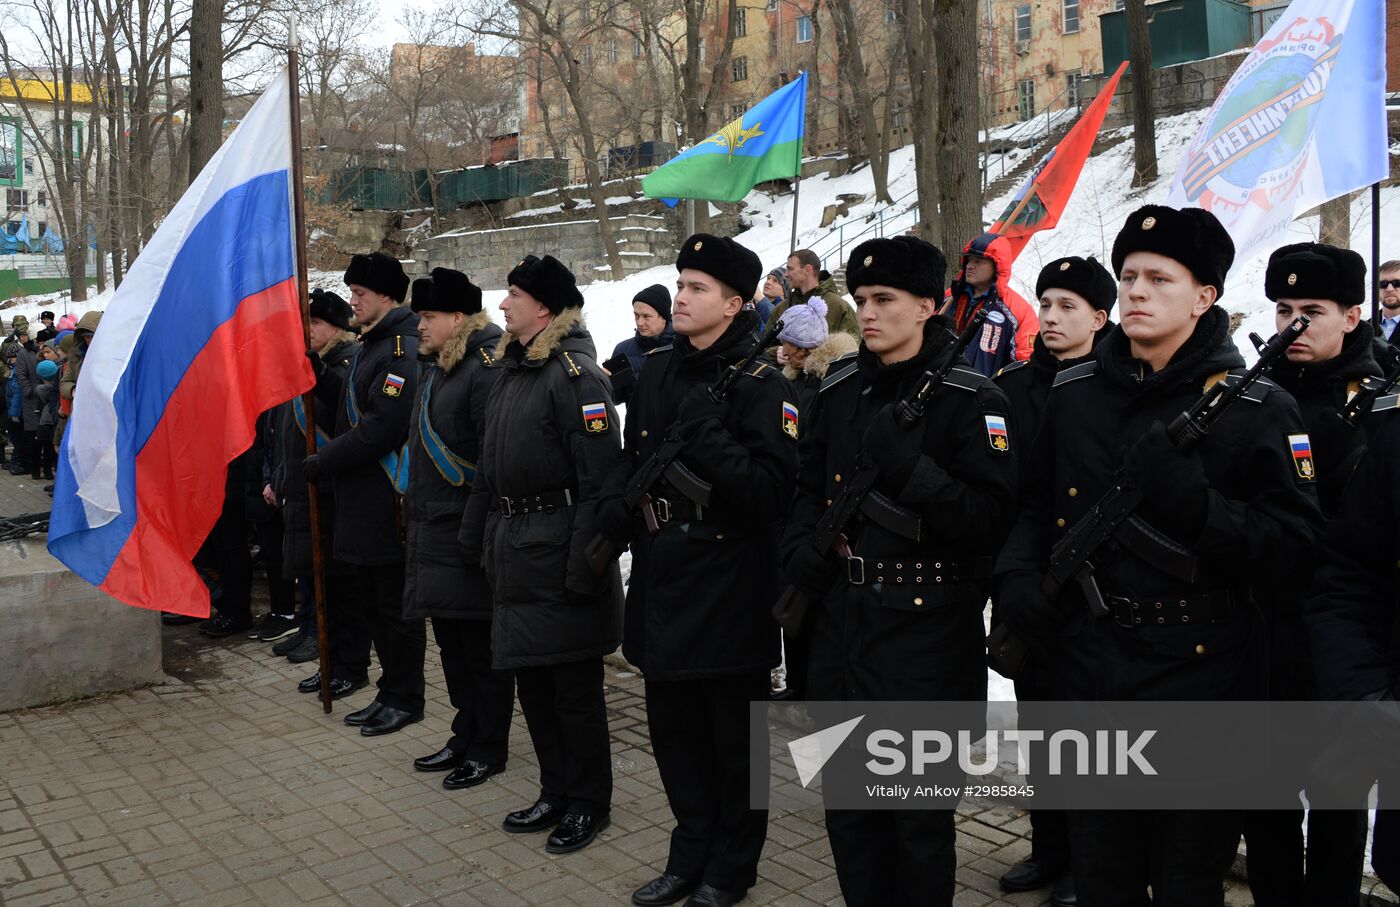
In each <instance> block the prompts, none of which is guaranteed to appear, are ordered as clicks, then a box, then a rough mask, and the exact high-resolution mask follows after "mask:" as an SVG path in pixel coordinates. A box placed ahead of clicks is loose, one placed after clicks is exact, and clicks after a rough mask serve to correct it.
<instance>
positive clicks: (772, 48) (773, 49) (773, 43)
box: [768, 28, 778, 57]
mask: <svg viewBox="0 0 1400 907" xmlns="http://www.w3.org/2000/svg"><path fill="white" fill-rule="evenodd" d="M777 55H778V30H777V29H776V28H773V29H769V31H768V56H770V57H776V56H777Z"/></svg>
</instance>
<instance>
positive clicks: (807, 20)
mask: <svg viewBox="0 0 1400 907" xmlns="http://www.w3.org/2000/svg"><path fill="white" fill-rule="evenodd" d="M811 40H812V17H811V16H798V17H797V43H798V44H806V43H807V42H808V41H811Z"/></svg>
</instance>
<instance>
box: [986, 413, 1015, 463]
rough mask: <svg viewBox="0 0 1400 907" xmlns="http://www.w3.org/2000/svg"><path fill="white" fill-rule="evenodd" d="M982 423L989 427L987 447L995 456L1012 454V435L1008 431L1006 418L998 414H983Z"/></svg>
mask: <svg viewBox="0 0 1400 907" xmlns="http://www.w3.org/2000/svg"><path fill="white" fill-rule="evenodd" d="M982 421H983V422H984V423H986V426H987V447H989V448H990V449H991V451H992V453H994V454H1004V453H1010V452H1011V435H1010V434H1008V433H1007V431H1006V417H1005V416H1002V415H998V414H996V413H983V414H982Z"/></svg>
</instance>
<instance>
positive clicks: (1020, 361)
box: [992, 359, 1031, 379]
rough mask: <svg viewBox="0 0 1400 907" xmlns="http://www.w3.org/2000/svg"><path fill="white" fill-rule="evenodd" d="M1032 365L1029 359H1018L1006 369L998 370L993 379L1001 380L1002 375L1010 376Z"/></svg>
mask: <svg viewBox="0 0 1400 907" xmlns="http://www.w3.org/2000/svg"><path fill="white" fill-rule="evenodd" d="M1030 364H1031V361H1030V360H1029V359H1017V360H1016V361H1015V362H1012V363H1010V364H1008V365H1007V366H1006V367H1004V368H1002V369H1000V370H998V371H997V373H996V374H995V375H993V376H992V377H993V378H994V379H995V378H1000V377H1001V376H1002V375H1009V374H1011V373H1012V372H1014V371H1016V369H1018V368H1025V367H1026V366H1028V365H1030Z"/></svg>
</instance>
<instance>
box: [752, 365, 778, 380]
mask: <svg viewBox="0 0 1400 907" xmlns="http://www.w3.org/2000/svg"><path fill="white" fill-rule="evenodd" d="M777 373H778V370H777V369H775V368H773V367H772V366H771V365H769V364H768V363H766V362H755V363H754V364H753V367H752V368H750V369H749V370H748V371H747V372H744V374H746V375H748V376H749V377H750V378H771V377H773V376H774V375H776V374H777Z"/></svg>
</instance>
